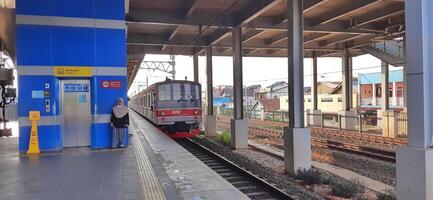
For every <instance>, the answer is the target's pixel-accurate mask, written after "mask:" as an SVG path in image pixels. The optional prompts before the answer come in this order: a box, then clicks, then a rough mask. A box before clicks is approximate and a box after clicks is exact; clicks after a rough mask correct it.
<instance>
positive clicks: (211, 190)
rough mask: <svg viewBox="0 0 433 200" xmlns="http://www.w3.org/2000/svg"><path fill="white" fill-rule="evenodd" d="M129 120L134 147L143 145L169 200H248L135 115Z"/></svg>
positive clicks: (132, 112)
mask: <svg viewBox="0 0 433 200" xmlns="http://www.w3.org/2000/svg"><path fill="white" fill-rule="evenodd" d="M130 118H131V122H132V123H131V126H130V132H132V134H133V135H134V137H133V140H132V141H133V145H135V144H138V143H141V144H142V147H143V148H144V149H145V151H146V153H147V156H148V158H149V160H150V162H151V165H152V167H153V169H154V172H155V173H156V174H157V176H158V181H159V185H161V186H162V189H163V191H164V194H165V196H166V197H167V199H174V198H173V197H179V198H180V199H186V200H189V199H191V200H200V199H206V200H213V199H215V200H216V199H239V200H242V199H249V198H248V197H247V196H245V195H244V194H243V193H242V192H241V191H239V190H238V189H237V188H235V187H234V186H233V185H231V184H230V183H229V182H227V181H226V180H225V179H224V178H222V177H221V176H220V175H218V174H217V173H216V172H215V171H213V170H212V169H210V168H209V167H208V166H206V165H205V164H204V163H202V162H201V161H200V160H199V159H197V158H196V157H194V156H193V155H192V154H191V153H190V152H188V151H187V150H185V149H184V148H183V147H181V146H180V145H179V144H178V143H176V142H175V141H174V140H172V139H171V138H170V137H168V136H167V135H165V134H164V133H162V132H161V131H160V130H159V129H157V128H156V127H154V126H153V125H152V124H151V123H149V122H148V121H147V120H145V119H144V118H142V117H141V116H139V115H138V114H136V113H135V112H134V111H131V112H130ZM167 195H171V197H170V198H169V197H168V196H167ZM176 195H178V196H176Z"/></svg>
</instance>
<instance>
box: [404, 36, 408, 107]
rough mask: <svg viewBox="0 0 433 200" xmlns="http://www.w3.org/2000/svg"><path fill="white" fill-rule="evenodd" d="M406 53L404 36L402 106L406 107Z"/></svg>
mask: <svg viewBox="0 0 433 200" xmlns="http://www.w3.org/2000/svg"><path fill="white" fill-rule="evenodd" d="M406 55H407V53H406V36H404V37H403V56H404V64H403V107H404V108H405V109H406V108H407V56H406Z"/></svg>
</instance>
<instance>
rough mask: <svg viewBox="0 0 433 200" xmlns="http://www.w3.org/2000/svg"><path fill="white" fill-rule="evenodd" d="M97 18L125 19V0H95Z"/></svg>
mask: <svg viewBox="0 0 433 200" xmlns="http://www.w3.org/2000/svg"><path fill="white" fill-rule="evenodd" d="M95 18H98V19H113V20H124V19H125V1H124V0H95Z"/></svg>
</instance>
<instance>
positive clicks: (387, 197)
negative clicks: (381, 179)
mask: <svg viewBox="0 0 433 200" xmlns="http://www.w3.org/2000/svg"><path fill="white" fill-rule="evenodd" d="M377 200H397V196H396V194H395V192H394V191H392V190H387V191H386V193H385V194H382V193H380V194H378V195H377Z"/></svg>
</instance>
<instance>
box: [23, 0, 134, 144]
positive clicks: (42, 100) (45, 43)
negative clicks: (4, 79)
mask: <svg viewBox="0 0 433 200" xmlns="http://www.w3.org/2000/svg"><path fill="white" fill-rule="evenodd" d="M124 9H125V3H124V0H74V1H71V0H16V23H17V26H16V49H17V69H18V84H19V85H18V87H19V97H18V98H19V103H18V117H19V118H18V120H19V126H20V136H19V137H20V138H19V151H20V152H25V151H26V150H27V148H28V141H29V132H30V126H29V125H30V123H29V121H28V120H27V117H28V112H29V111H30V110H39V111H40V112H41V120H40V122H39V144H40V148H41V150H42V151H53V150H61V149H62V148H63V144H62V131H61V127H62V121H61V120H60V119H61V116H62V113H61V111H60V106H59V104H60V101H59V100H60V98H59V95H60V93H59V91H60V88H59V82H60V80H62V79H65V77H60V76H58V74H56V73H55V72H54V71H55V70H54V69H55V67H59V66H62V67H65V66H66V67H67V68H69V69H78V68H77V67H88V68H90V69H91V70H90V71H91V73H90V74H89V73H87V74H80V73H78V74H77V75H75V76H70V77H67V78H72V79H76V78H79V79H88V80H90V83H91V115H92V127H91V146H92V148H107V147H109V146H110V140H111V129H110V126H109V119H110V114H111V108H112V106H113V105H114V103H115V102H116V99H117V98H118V97H123V98H124V99H125V100H126V87H127V77H126V26H125V10H124ZM106 82H110V83H115V86H113V87H108V88H107V87H104V86H103V83H106ZM48 94H49V95H48ZM47 100H48V101H50V109H48V110H47V109H46V106H45V104H46V102H47Z"/></svg>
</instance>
